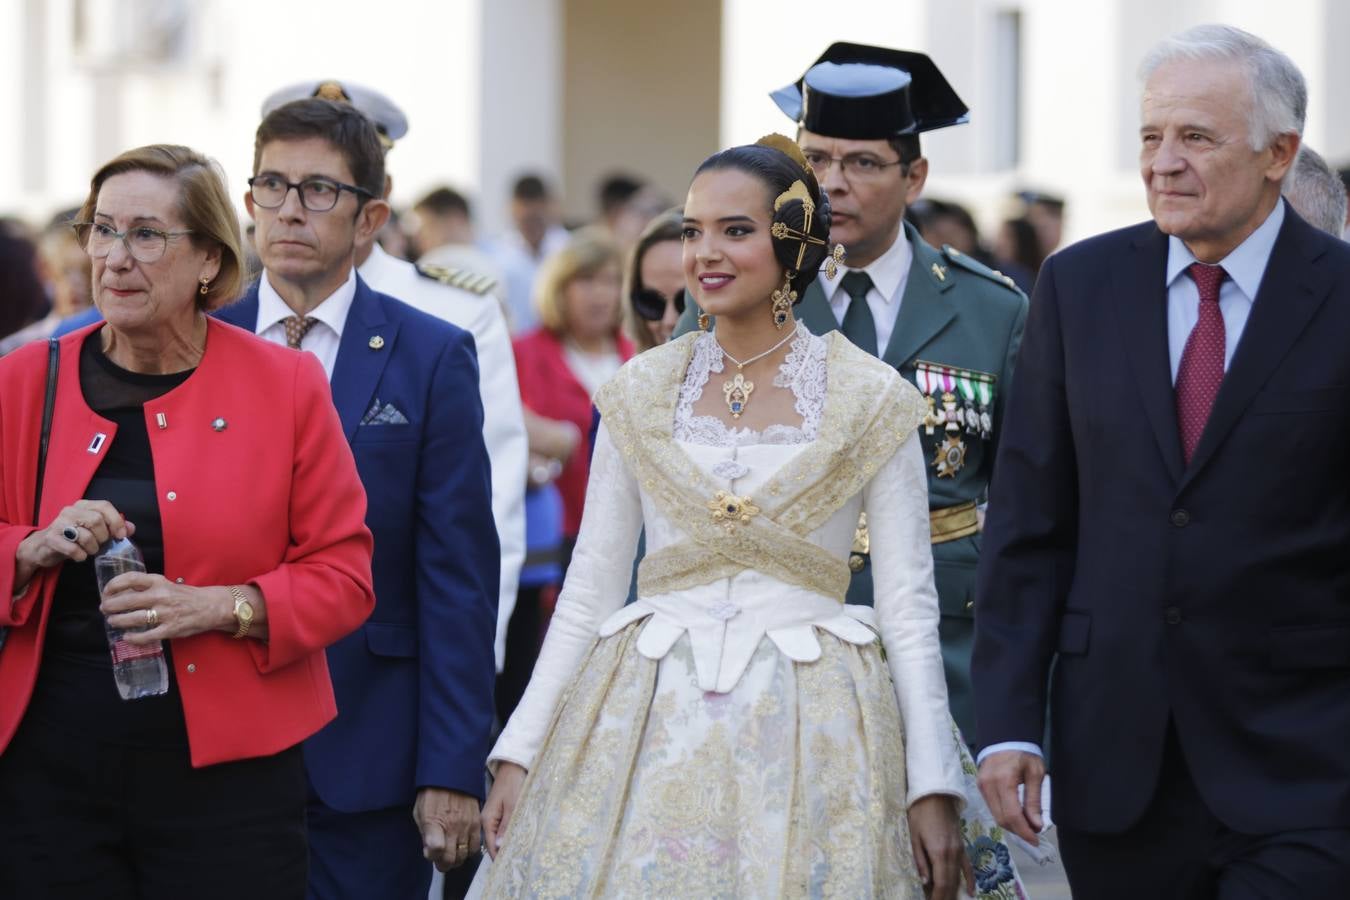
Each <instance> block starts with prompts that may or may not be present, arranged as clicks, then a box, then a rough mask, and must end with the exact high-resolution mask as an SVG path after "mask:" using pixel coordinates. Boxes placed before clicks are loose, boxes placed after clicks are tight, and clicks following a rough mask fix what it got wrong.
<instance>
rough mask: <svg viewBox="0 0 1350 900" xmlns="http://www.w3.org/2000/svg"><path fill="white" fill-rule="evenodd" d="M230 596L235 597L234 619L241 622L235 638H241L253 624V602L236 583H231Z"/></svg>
mask: <svg viewBox="0 0 1350 900" xmlns="http://www.w3.org/2000/svg"><path fill="white" fill-rule="evenodd" d="M229 590H230V596H231V597H233V598H234V621H235V622H237V623H238V624H239V627H238V628H237V629H235V632H234V639H235V640H239V639H240V638H242V637H245V636H246V635H247V634H248V629H249V627H250V626H252V625H253V604H252V603H249V602H248V598H247V597H245V596H244V592H243V591H242V590H240V589H239V587H237V586H236V585H233V584H232V585H230V588H229Z"/></svg>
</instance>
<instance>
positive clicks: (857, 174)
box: [802, 150, 905, 179]
mask: <svg viewBox="0 0 1350 900" xmlns="http://www.w3.org/2000/svg"><path fill="white" fill-rule="evenodd" d="M802 155H803V156H805V157H806V164H807V165H809V166H810V167H811V170H812V171H813V172H815V173H816V177H817V178H824V177H825V175H826V174H827V173H828V172H829V171H830V166H832V165H834V164H835V163H839V171H840V173H841V174H843V176H844V177H845V178H848V179H854V178H862V179H867V178H875V177H876V176H878V175H880V174H881V173H882V172H884V171H886V170H887V169H889V168H890V167H891V166H904V165H905V161H904V160H903V159H896V160H892V161H891V162H883V161H882V160H879V159H877V158H876V157H875V156H872V155H871V154H868V153H850V154H848V155H847V156H826V155H825V154H824V153H821V152H820V151H818V150H804V151H802ZM901 171H902V172H903V171H904V170H903V169H902V170H901Z"/></svg>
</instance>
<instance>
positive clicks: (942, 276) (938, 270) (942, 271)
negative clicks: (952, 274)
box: [933, 263, 947, 281]
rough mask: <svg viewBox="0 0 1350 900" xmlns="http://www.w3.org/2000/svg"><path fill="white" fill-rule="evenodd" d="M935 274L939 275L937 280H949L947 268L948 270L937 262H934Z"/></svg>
mask: <svg viewBox="0 0 1350 900" xmlns="http://www.w3.org/2000/svg"><path fill="white" fill-rule="evenodd" d="M933 275H934V276H936V277H937V280H938V281H946V280H947V270H946V268H945V267H943V266H940V265H938V264H937V263H933Z"/></svg>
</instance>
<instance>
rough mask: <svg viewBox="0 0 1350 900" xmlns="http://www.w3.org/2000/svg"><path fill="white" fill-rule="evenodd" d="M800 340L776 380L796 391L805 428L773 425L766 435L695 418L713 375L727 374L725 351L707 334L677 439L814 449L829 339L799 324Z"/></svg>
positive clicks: (678, 409) (685, 392)
mask: <svg viewBox="0 0 1350 900" xmlns="http://www.w3.org/2000/svg"><path fill="white" fill-rule="evenodd" d="M796 330H797V334H796V337H794V338H793V339H792V342H791V344H789V347H788V355H787V357H786V358H785V359H784V360H783V364H782V365H781V366H780V367H779V369H778V373H777V374H776V375H774V379H773V383H774V386H775V387H783V388H788V389H789V390H791V391H792V396H793V409H794V410H796V412H797V414H798V415H799V416H801V417H802V424H801V425H800V426H797V425H770V426H769V427H768V428H765V429H764V430H763V431H756V430H755V429H753V428H736V427H734V426H728V425H727V424H726V423H725V422H723V421H722V420H721V419H719V418H717V417H716V416H697V415H694V404H695V403H697V402H698V401H699V400H700V399H701V398H702V397H703V389H704V388H705V387H706V386H707V384H708V381H709V379H710V378H711V377H712V375H713V373H720V372H722V371H723V367H724V363H723V357H722V351H721V348H719V347H718V346H717V340H716V339H715V338H714V337H713V336H712V334H711V333H708V334H701V335H699V336H698V338H697V339H696V340H695V342H694V354H693V357H692V358H691V359H690V360H689V369H688V371H686V372H685V376H684V382H683V383H682V384H681V385H680V397H679V400H678V402H677V403H676V405H675V427H674V434H673V436H674V438H675V440H677V441H686V442H688V443H691V444H702V445H705V446H710V447H747V446H750V445H754V444H780V445H781V444H808V443H810V442H811V441H814V440H815V439H816V436H817V435H818V434H819V433H820V418H821V415H822V414H823V413H824V410H825V392H826V387H827V385H828V378H827V371H828V370H827V367H826V365H825V357H826V352H827V350H828V349H829V347H828V345H827V344H826V342H825V340H824V338H821V337H818V336H816V335H814V334H812V333H811V332H809V331H807V330H806V326H805V325H803V324H802V323H800V322H798V323H797V329H796Z"/></svg>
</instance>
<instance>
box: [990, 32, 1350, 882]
mask: <svg viewBox="0 0 1350 900" xmlns="http://www.w3.org/2000/svg"><path fill="white" fill-rule="evenodd" d="M1142 75H1143V77H1144V80H1145V87H1144V94H1143V102H1142V107H1141V108H1142V117H1141V127H1140V138H1141V154H1140V161H1141V170H1142V175H1143V178H1144V183H1145V186H1146V189H1147V194H1148V203H1149V209H1150V210H1151V211H1152V213H1153V221H1152V222H1149V223H1146V224H1143V225H1138V226H1135V227H1132V228H1126V229H1123V230H1121V231H1117V232H1113V233H1110V234H1106V235H1102V236H1100V237H1097V238H1094V239H1092V240H1089V241H1085V242H1083V243H1081V244H1079V245H1077V246H1075V247H1071V248H1069V249H1067V250H1065V251H1063V252H1061V253H1060V254H1058V255H1056V256H1054V257H1052V258H1051V259H1050V261H1049V262H1048V263H1047V264H1046V266H1045V268H1044V269H1042V271H1041V277H1040V279H1039V280H1038V282H1037V285H1036V294H1035V297H1034V299H1033V301H1032V304H1031V315H1030V318H1029V320H1028V323H1027V330H1026V338H1025V341H1024V343H1023V345H1022V353H1021V357H1020V360H1019V364H1018V383H1017V385H1016V387H1015V388H1014V391H1013V396H1012V399H1011V405H1010V409H1009V414H1008V423H1007V425H1006V427H1005V430H1004V436H1003V441H1002V444H1001V446H1000V452H999V457H998V472H999V478H998V480H997V481H996V482H995V485H994V497H993V502H992V503H991V504H990V516H989V523H988V532H987V536H986V539H985V545H984V553H983V557H982V560H981V573H980V584H979V594H978V599H977V612H978V614H977V617H976V620H975V621H976V629H977V634H976V646H975V658H974V678H975V687H976V690H975V696H976V705H977V720H978V734H979V740H980V741H981V743H982V745H983V747H984V749H983V750H982V752H981V754H980V756H981V767H980V782H981V787H982V788H983V790H984V792H985V796H986V797H987V798H988V799H989V801H990V805H991V807H992V808H993V810H994V813H995V815H996V816H997V817H998V819H999V821H1000V822H1001V823H1002V824H1003V825H1005V826H1006V827H1007V828H1009V829H1011V830H1013V831H1015V832H1017V833H1018V834H1021V835H1023V836H1024V837H1027V838H1028V839H1034V831H1035V829H1036V828H1037V827H1039V826H1040V825H1041V820H1040V819H1041V817H1040V798H1039V794H1040V784H1041V777H1042V774H1043V771H1044V767H1043V763H1042V760H1041V756H1040V747H1039V743H1040V741H1041V737H1042V734H1043V730H1044V728H1045V724H1046V714H1045V709H1046V701H1047V697H1048V698H1049V700H1050V704H1051V706H1052V709H1051V716H1050V723H1051V748H1052V751H1053V752H1052V754H1051V760H1052V762H1053V765H1054V778H1055V792H1054V813H1055V819H1056V821H1057V822H1058V824H1059V831H1060V842H1061V847H1062V849H1063V853H1064V859H1065V863H1066V866H1067V868H1068V872H1069V880H1070V883H1071V885H1072V887H1073V890H1074V896H1075V897H1082V898H1111V897H1132V898H1137V897H1180V898H1201V897H1220V898H1230V897H1232V898H1237V897H1258V896H1259V897H1333V896H1345V895H1346V891H1347V885H1350V753H1348V752H1347V750H1346V748H1347V746H1350V561H1348V560H1347V554H1346V550H1347V548H1350V470H1348V469H1347V468H1346V466H1345V464H1344V452H1345V446H1346V443H1347V441H1350V415H1347V412H1346V403H1345V395H1346V392H1347V390H1350V356H1348V355H1347V354H1346V353H1345V349H1344V341H1345V335H1346V334H1348V333H1350V247H1347V246H1346V245H1345V244H1343V243H1341V242H1339V241H1335V240H1333V239H1332V238H1330V237H1329V236H1327V235H1325V234H1323V233H1321V232H1319V231H1317V230H1315V229H1314V228H1312V227H1311V226H1309V225H1308V224H1306V223H1305V222H1304V221H1303V220H1302V219H1300V218H1299V217H1298V215H1297V214H1296V213H1295V212H1294V211H1293V210H1291V209H1290V208H1289V207H1288V206H1287V204H1286V203H1285V202H1284V201H1282V200H1281V198H1280V186H1281V182H1282V180H1283V179H1284V177H1285V175H1286V173H1287V172H1288V171H1289V168H1290V165H1291V164H1292V163H1293V161H1294V158H1295V155H1296V154H1297V152H1298V148H1299V142H1300V135H1301V133H1302V130H1303V122H1304V116H1305V110H1306V107H1307V90H1306V87H1305V86H1304V81H1303V77H1302V75H1301V74H1300V73H1299V71H1298V69H1297V68H1296V67H1295V66H1294V65H1293V63H1292V62H1291V61H1290V60H1289V59H1288V58H1287V57H1286V56H1284V55H1283V54H1282V53H1279V52H1278V51H1276V50H1274V49H1273V48H1271V47H1270V46H1269V45H1267V44H1266V43H1265V42H1264V41H1262V40H1260V39H1259V38H1256V37H1254V36H1252V35H1249V34H1247V33H1245V32H1242V31H1239V30H1237V29H1235V28H1229V27H1225V26H1200V27H1198V28H1194V29H1191V30H1190V31H1187V32H1185V33H1183V34H1181V35H1178V36H1177V37H1175V38H1172V39H1169V40H1167V41H1164V42H1163V43H1162V44H1161V45H1159V47H1158V48H1157V49H1155V50H1154V51H1153V52H1152V53H1151V54H1150V56H1149V57H1148V58H1147V59H1146V60H1145V63H1144V66H1143V67H1142ZM1052 663H1053V666H1052ZM1052 672H1053V675H1052V674H1051V673H1052ZM1019 786H1025V788H1026V791H1025V798H1024V799H1019V796H1018V790H1017V789H1018V787H1019Z"/></svg>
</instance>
